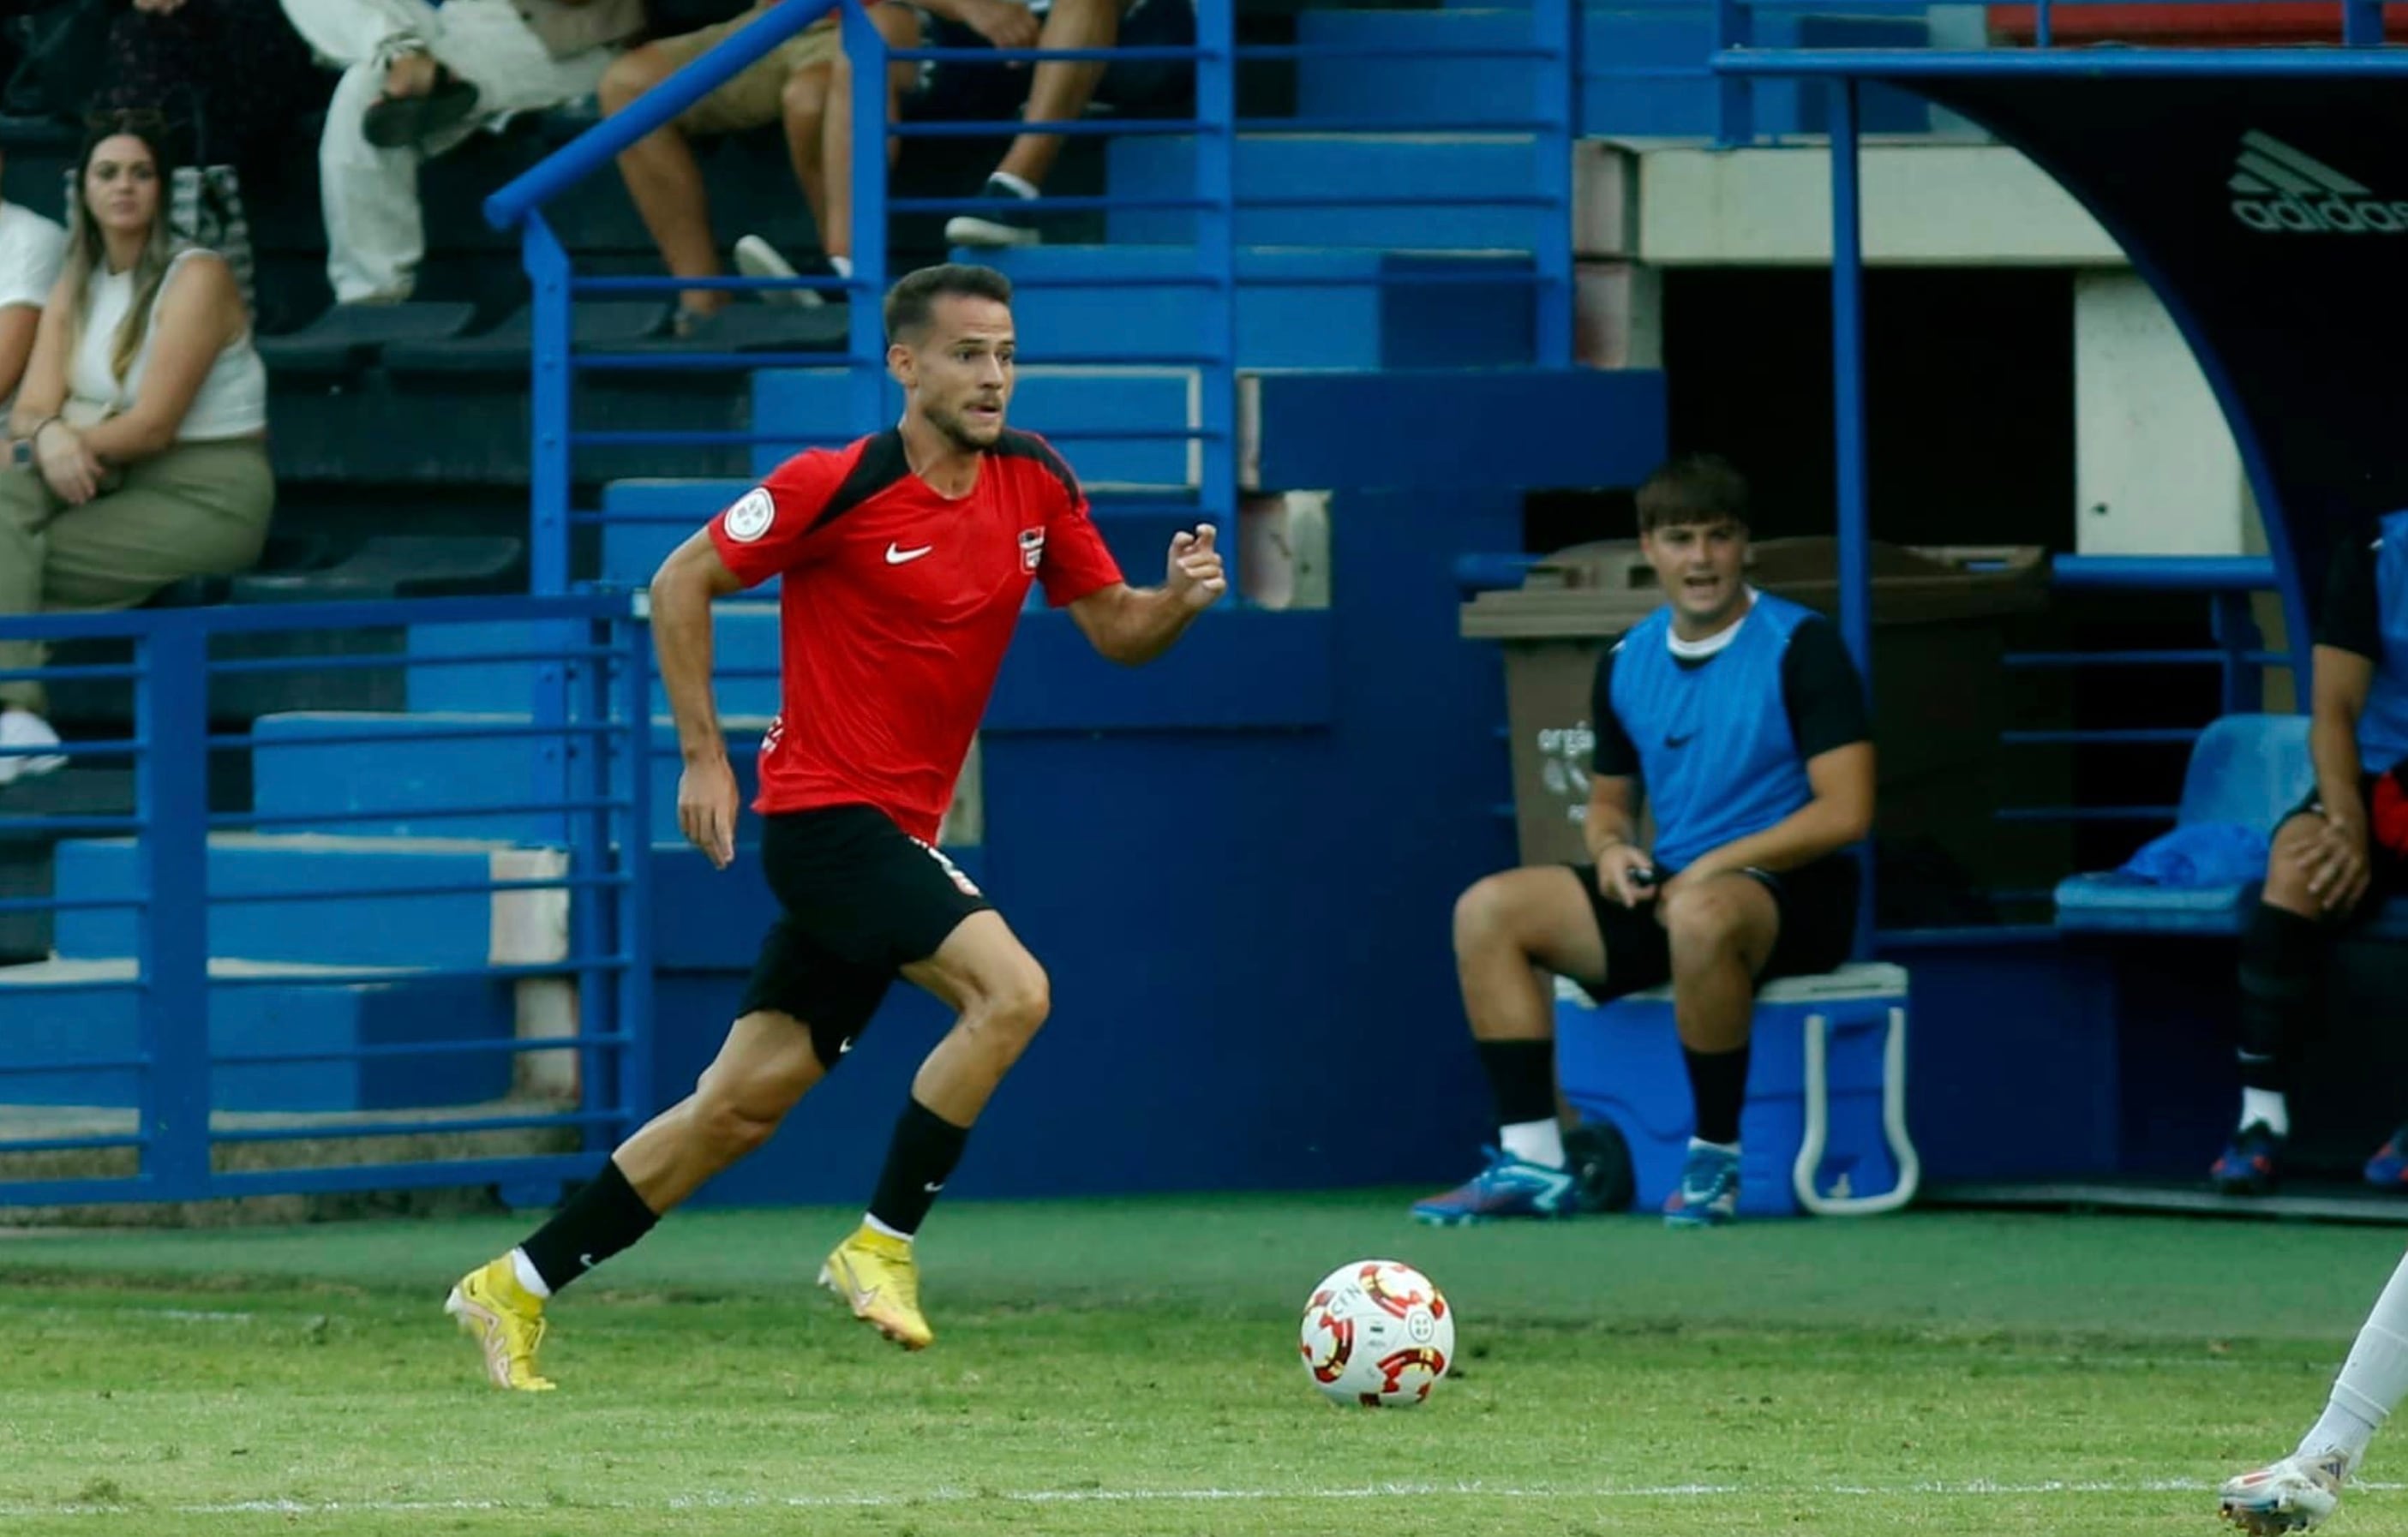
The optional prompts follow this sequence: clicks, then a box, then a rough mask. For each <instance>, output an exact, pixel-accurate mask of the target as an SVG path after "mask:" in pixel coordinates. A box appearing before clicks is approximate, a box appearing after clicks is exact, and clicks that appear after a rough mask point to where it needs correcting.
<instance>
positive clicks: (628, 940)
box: [616, 616, 652, 1136]
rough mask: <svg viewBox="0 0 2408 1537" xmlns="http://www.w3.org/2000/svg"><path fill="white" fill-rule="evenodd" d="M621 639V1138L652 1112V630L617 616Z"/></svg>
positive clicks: (637, 621) (639, 623)
mask: <svg viewBox="0 0 2408 1537" xmlns="http://www.w3.org/2000/svg"><path fill="white" fill-rule="evenodd" d="M616 623H617V625H618V633H619V634H620V636H621V637H622V638H623V641H624V648H623V649H624V655H623V656H622V658H621V660H620V663H619V669H620V670H619V717H620V719H621V722H622V723H623V725H624V728H625V732H626V734H625V736H624V751H623V752H622V753H621V754H620V757H619V761H620V762H621V763H622V765H624V772H625V774H626V776H627V788H626V801H627V808H626V814H625V815H626V820H625V821H624V822H623V823H622V824H621V832H620V834H619V869H620V871H621V872H622V873H623V874H624V875H625V876H626V884H625V885H624V886H622V887H620V888H619V889H618V890H617V892H616V896H617V899H618V904H619V925H618V928H619V943H618V946H617V951H618V954H619V956H620V957H621V958H622V959H623V960H624V961H625V967H624V970H622V971H621V972H620V973H619V982H620V987H619V1021H618V1023H619V1033H620V1034H621V1035H622V1036H624V1038H625V1042H626V1044H625V1045H624V1046H621V1047H620V1048H619V1052H620V1056H619V1105H618V1108H619V1114H620V1117H621V1120H620V1129H621V1134H622V1135H623V1136H624V1135H625V1134H627V1133H629V1132H632V1131H635V1129H636V1128H637V1127H638V1126H641V1125H642V1124H643V1123H644V1122H645V1120H646V1119H648V1118H649V1117H651V1115H652V628H651V626H650V625H648V624H645V623H643V622H642V621H640V620H638V619H635V618H633V617H632V616H630V617H626V618H623V619H619V620H617V621H616Z"/></svg>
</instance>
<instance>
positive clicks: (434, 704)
mask: <svg viewBox="0 0 2408 1537" xmlns="http://www.w3.org/2000/svg"><path fill="white" fill-rule="evenodd" d="M702 483H703V484H713V485H727V484H741V485H742V486H745V487H748V488H749V486H750V484H751V483H750V482H741V483H738V482H724V481H720V482H702ZM737 494H738V495H739V496H740V495H742V494H743V491H741V490H739V491H738V492H737ZM724 505H726V504H725V503H724V502H718V503H716V504H715V505H714V510H716V507H717V506H724ZM649 527H650V525H638V530H637V532H638V533H640V532H644V531H645V529H647V528H649ZM760 591H761V590H760V589H758V588H755V589H753V590H752V591H749V592H748V593H747V594H746V595H745V596H744V597H742V598H727V599H723V600H721V601H720V602H719V603H716V604H714V605H711V665H712V669H713V675H714V677H715V679H716V686H715V689H714V697H715V698H716V699H717V700H718V702H719V712H720V714H722V715H724V716H762V717H767V716H772V715H775V714H777V713H778V663H779V654H778V605H776V604H775V603H774V602H770V601H767V600H765V599H763V598H762V597H761V596H759V594H760ZM536 650H537V645H536V639H535V634H534V630H533V627H532V626H529V625H525V624H516V623H508V622H495V623H482V624H420V625H412V626H411V627H410V629H409V642H408V645H407V648H406V652H407V655H408V656H409V659H410V660H411V662H413V663H416V665H413V666H411V668H410V669H409V675H408V677H409V694H408V697H409V707H410V709H411V710H412V711H413V712H421V713H423V712H429V711H438V712H465V713H467V714H470V715H487V714H493V713H495V712H499V713H502V714H506V715H514V714H518V713H521V712H523V711H526V710H530V709H532V708H534V699H535V688H536V675H537V672H538V668H539V667H540V666H541V665H542V664H541V663H540V662H536V661H533V660H528V661H523V662H522V661H505V662H488V661H471V662H446V661H445V660H444V659H446V658H451V657H476V658H483V657H496V656H498V657H513V658H515V657H519V656H527V657H529V658H532V657H533V655H534V654H535V652H536ZM654 665H656V663H652V662H648V663H647V666H654ZM652 713H653V714H654V715H658V716H667V714H668V695H667V692H666V691H665V690H663V689H662V688H661V683H660V678H659V677H658V676H657V675H655V676H654V677H653V679H652Z"/></svg>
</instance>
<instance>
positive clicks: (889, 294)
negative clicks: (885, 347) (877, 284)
mask: <svg viewBox="0 0 2408 1537" xmlns="http://www.w3.org/2000/svg"><path fill="white" fill-rule="evenodd" d="M948 296H953V297H959V298H964V299H993V300H994V301H995V302H996V304H999V305H1009V304H1011V278H1006V277H1005V276H1004V275H1003V274H1002V273H999V272H997V271H996V270H995V268H993V267H974V266H971V265H969V264H968V263H963V262H947V263H944V264H943V265H942V266H934V267H922V268H920V269H919V270H918V271H917V272H907V273H905V274H904V275H903V276H902V277H901V278H896V282H895V286H894V287H893V288H890V289H888V290H887V291H886V340H887V342H888V343H889V344H890V345H891V344H893V343H895V342H899V341H905V340H908V339H909V338H910V336H912V335H914V334H918V333H919V332H922V331H925V330H926V329H927V326H928V321H929V320H931V319H933V318H934V317H935V315H936V312H937V301H938V300H939V299H942V298H946V297H948Z"/></svg>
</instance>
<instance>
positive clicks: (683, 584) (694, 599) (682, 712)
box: [652, 529, 744, 870]
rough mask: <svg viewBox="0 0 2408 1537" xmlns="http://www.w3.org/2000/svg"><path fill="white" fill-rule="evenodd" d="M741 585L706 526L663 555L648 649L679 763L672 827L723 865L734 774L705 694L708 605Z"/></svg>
mask: <svg viewBox="0 0 2408 1537" xmlns="http://www.w3.org/2000/svg"><path fill="white" fill-rule="evenodd" d="M743 585H744V584H743V582H742V581H740V580H739V579H738V577H737V576H736V574H735V573H734V572H732V571H730V570H728V569H727V562H725V561H724V560H722V559H721V558H720V555H719V550H718V548H717V547H716V546H714V545H713V544H712V543H711V542H710V530H708V529H705V530H702V531H701V532H699V533H696V534H694V535H693V536H692V537H691V538H689V539H687V540H686V542H685V543H683V544H681V545H680V546H678V548H676V549H674V550H672V551H671V552H670V554H669V558H668V559H667V560H666V561H664V562H661V568H660V570H659V571H658V572H656V573H654V574H653V576H652V648H653V650H654V651H655V652H656V653H657V654H658V656H659V658H660V668H661V686H662V688H664V689H665V690H667V692H668V696H669V713H670V715H671V716H672V717H674V718H675V719H676V721H677V733H678V752H679V754H680V756H681V757H682V758H683V759H684V760H685V770H684V772H683V773H682V774H681V775H680V776H678V827H679V829H680V831H681V832H683V833H685V836H686V841H687V842H688V843H691V844H693V845H694V846H695V847H696V848H699V849H701V850H702V851H703V852H704V853H705V854H707V855H709V856H710V862H711V863H712V864H713V865H714V866H716V867H718V868H719V869H722V870H724V869H726V868H727V866H728V863H729V861H733V860H734V859H735V858H736V771H735V770H734V769H733V768H730V767H729V766H728V762H727V741H726V738H725V737H724V736H722V735H721V734H720V730H719V709H718V706H717V704H715V703H714V702H713V701H712V699H711V693H710V605H711V601H712V600H713V599H715V598H721V597H724V596H726V595H727V594H728V593H731V592H736V591H741V589H742V588H743Z"/></svg>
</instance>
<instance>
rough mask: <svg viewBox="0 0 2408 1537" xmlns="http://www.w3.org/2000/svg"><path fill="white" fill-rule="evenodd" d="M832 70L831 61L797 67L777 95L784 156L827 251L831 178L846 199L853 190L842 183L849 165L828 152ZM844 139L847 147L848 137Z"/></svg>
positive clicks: (830, 248) (831, 242) (831, 245)
mask: <svg viewBox="0 0 2408 1537" xmlns="http://www.w3.org/2000/svg"><path fill="white" fill-rule="evenodd" d="M839 57H840V56H839ZM835 73H836V66H835V65H834V64H812V65H810V66H809V67H807V68H803V69H797V70H796V71H795V72H794V73H793V74H792V75H789V76H787V77H786V85H785V89H784V91H783V92H782V93H781V95H780V97H779V106H780V108H781V113H782V115H783V117H784V120H785V125H786V155H787V158H788V159H789V160H791V161H792V162H793V163H794V167H795V181H796V185H798V186H799V187H801V188H802V189H803V203H804V205H805V206H807V207H809V208H810V210H811V224H812V227H813V228H815V229H817V230H818V231H819V232H820V245H821V247H822V248H823V249H826V250H828V251H830V252H834V251H835V250H836V249H837V247H836V244H835V236H834V235H832V234H831V233H830V226H829V221H828V185H829V182H830V180H831V179H834V180H835V181H837V182H838V184H839V186H840V187H842V188H843V191H844V192H845V193H846V200H847V201H848V202H850V201H851V192H852V189H851V187H850V186H848V185H844V183H845V181H846V178H847V177H848V173H849V172H850V171H851V169H852V166H851V164H850V163H849V162H847V161H845V160H843V159H842V158H840V157H837V156H832V155H830V154H829V153H828V152H827V144H826V138H827V135H826V126H827V104H828V88H829V85H830V83H831V78H832V77H833V76H834V75H835ZM846 142H847V144H848V146H850V144H851V139H850V137H848V138H847V141H846Z"/></svg>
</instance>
